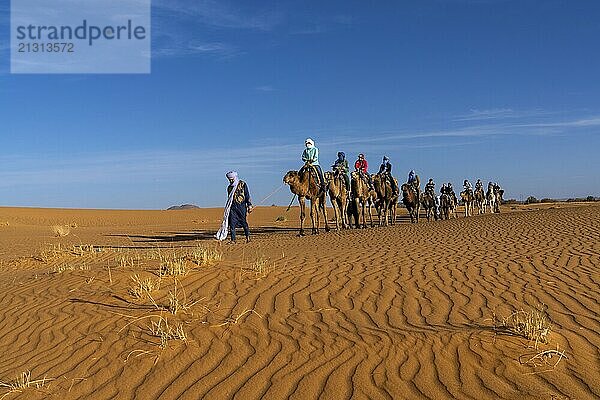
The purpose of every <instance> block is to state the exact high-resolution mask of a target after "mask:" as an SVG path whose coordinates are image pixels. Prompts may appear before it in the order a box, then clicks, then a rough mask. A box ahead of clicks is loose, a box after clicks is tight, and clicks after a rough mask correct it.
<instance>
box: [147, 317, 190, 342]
mask: <svg viewBox="0 0 600 400" xmlns="http://www.w3.org/2000/svg"><path fill="white" fill-rule="evenodd" d="M148 332H149V334H150V336H153V337H157V338H159V339H160V344H159V347H160V348H161V349H165V348H166V347H167V346H168V345H169V340H182V341H183V342H184V343H187V335H186V333H185V331H184V329H183V324H182V323H176V324H175V326H172V325H169V321H168V320H167V318H166V317H163V316H162V315H161V316H160V317H159V319H158V321H151V322H150V325H149V326H148Z"/></svg>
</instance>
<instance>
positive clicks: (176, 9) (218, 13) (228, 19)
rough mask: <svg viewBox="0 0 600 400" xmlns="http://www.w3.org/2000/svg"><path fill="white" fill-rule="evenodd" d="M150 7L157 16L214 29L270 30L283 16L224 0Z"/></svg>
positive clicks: (164, 0) (165, 0)
mask: <svg viewBox="0 0 600 400" xmlns="http://www.w3.org/2000/svg"><path fill="white" fill-rule="evenodd" d="M153 7H154V10H155V11H156V12H157V13H158V14H159V16H160V15H164V16H165V17H172V16H176V17H180V18H187V19H190V20H194V21H199V22H201V23H202V24H204V25H208V26H213V27H217V28H232V29H254V30H262V31H269V30H271V29H273V28H274V27H276V26H277V25H279V24H280V23H281V22H282V15H281V14H280V13H279V12H277V11H274V10H268V9H262V10H260V9H258V7H254V6H252V7H248V9H245V10H244V9H242V8H240V7H234V6H231V5H228V4H226V2H225V1H219V2H217V1H213V0H194V1H182V0H154V1H153ZM257 9H258V10H257Z"/></svg>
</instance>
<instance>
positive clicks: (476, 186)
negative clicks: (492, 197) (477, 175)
mask: <svg viewBox="0 0 600 400" xmlns="http://www.w3.org/2000/svg"><path fill="white" fill-rule="evenodd" d="M478 190H481V191H482V192H483V183H482V182H481V179H477V182H475V191H478Z"/></svg>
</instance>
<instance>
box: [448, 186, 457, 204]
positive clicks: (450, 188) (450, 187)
mask: <svg viewBox="0 0 600 400" xmlns="http://www.w3.org/2000/svg"><path fill="white" fill-rule="evenodd" d="M446 193H447V194H448V195H450V198H451V199H452V202H453V203H454V204H457V203H458V199H457V198H456V193H454V188H453V187H452V183H451V182H448V186H447V187H446Z"/></svg>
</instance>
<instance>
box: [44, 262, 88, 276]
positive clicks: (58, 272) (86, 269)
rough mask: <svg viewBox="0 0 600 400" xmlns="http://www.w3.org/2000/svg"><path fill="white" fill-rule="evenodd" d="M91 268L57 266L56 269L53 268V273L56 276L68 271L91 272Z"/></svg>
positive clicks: (84, 266)
mask: <svg viewBox="0 0 600 400" xmlns="http://www.w3.org/2000/svg"><path fill="white" fill-rule="evenodd" d="M89 269H90V267H89V266H88V265H85V264H83V265H71V264H64V265H57V266H55V267H54V268H52V272H54V273H55V274H61V273H63V272H66V271H89Z"/></svg>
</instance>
